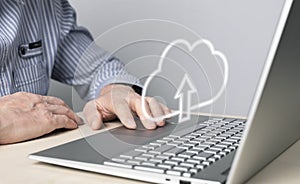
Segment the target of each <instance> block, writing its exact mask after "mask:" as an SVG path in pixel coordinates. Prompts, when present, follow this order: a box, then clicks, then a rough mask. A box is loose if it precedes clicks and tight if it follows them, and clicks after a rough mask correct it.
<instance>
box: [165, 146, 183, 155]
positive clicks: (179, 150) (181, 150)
mask: <svg viewBox="0 0 300 184" xmlns="http://www.w3.org/2000/svg"><path fill="white" fill-rule="evenodd" d="M184 151H185V149H181V148H176V147H175V148H173V149H170V150H168V151H166V152H164V153H163V154H164V155H171V156H175V155H177V154H179V153H181V152H184Z"/></svg>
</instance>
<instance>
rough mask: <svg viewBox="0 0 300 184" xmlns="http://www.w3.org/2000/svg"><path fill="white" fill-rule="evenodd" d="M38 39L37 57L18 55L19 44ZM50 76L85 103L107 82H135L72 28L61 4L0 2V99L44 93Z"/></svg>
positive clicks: (59, 0) (71, 15) (71, 16)
mask: <svg viewBox="0 0 300 184" xmlns="http://www.w3.org/2000/svg"><path fill="white" fill-rule="evenodd" d="M40 40H41V43H42V46H41V47H40V53H39V52H37V53H34V52H33V55H31V56H28V57H24V56H26V54H25V55H22V54H20V48H22V47H20V46H22V45H27V46H28V44H30V43H36V42H38V41H40ZM50 78H53V79H55V80H57V81H60V82H62V83H65V84H69V85H72V86H74V88H75V89H76V90H77V92H78V93H79V95H80V96H81V97H82V98H83V99H85V100H90V99H93V98H95V97H96V96H97V95H98V93H99V90H100V89H101V88H102V87H104V86H105V85H107V84H111V83H129V84H136V83H137V79H136V78H135V77H134V76H132V75H130V74H129V73H127V72H126V71H125V70H124V65H123V64H122V63H121V62H120V61H119V60H118V59H117V58H115V57H113V56H111V55H110V54H109V53H108V52H106V51H104V50H103V49H101V48H100V47H99V46H97V45H95V44H94V43H93V38H92V36H91V34H90V33H89V32H88V30H86V29H85V28H83V27H79V26H77V24H76V14H75V11H74V9H73V8H72V7H71V6H70V4H69V2H68V1H67V0H0V96H4V95H8V94H12V93H15V92H18V91H25V92H30V93H36V94H41V95H46V94H47V91H48V88H49V81H50Z"/></svg>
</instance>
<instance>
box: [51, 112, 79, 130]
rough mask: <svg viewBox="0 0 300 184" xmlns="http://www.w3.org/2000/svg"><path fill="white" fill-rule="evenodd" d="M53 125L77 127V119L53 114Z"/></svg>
mask: <svg viewBox="0 0 300 184" xmlns="http://www.w3.org/2000/svg"><path fill="white" fill-rule="evenodd" d="M52 125H53V126H54V128H55V129H58V128H68V129H74V128H77V124H76V122H75V121H73V120H72V119H70V118H69V117H68V116H66V115H55V114H54V115H53V119H52Z"/></svg>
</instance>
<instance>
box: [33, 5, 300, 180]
mask: <svg viewBox="0 0 300 184" xmlns="http://www.w3.org/2000/svg"><path fill="white" fill-rule="evenodd" d="M266 11H267V10H266ZM299 19H300V2H296V1H295V2H293V1H292V0H286V1H285V4H284V6H283V9H282V13H281V18H280V20H279V22H278V26H277V29H276V33H275V35H274V39H273V42H272V45H271V48H270V51H269V54H268V57H267V60H266V63H265V66H264V69H263V72H262V74H261V76H260V81H259V84H258V86H257V89H256V93H255V97H254V99H253V102H252V105H251V110H250V113H249V116H248V119H235V118H228V117H224V116H223V117H209V116H200V115H195V116H192V120H193V121H196V122H197V123H196V124H194V123H189V122H184V123H180V124H176V123H172V122H173V120H169V122H168V123H166V125H165V126H164V127H161V128H158V129H157V130H154V131H150V130H142V129H139V128H138V130H128V129H126V128H124V127H118V128H114V129H112V130H109V131H105V132H102V133H98V134H95V135H92V136H88V137H84V138H80V139H78V140H75V141H72V142H69V143H66V144H62V145H59V146H56V147H53V148H50V149H46V150H44V151H40V152H37V153H32V154H30V155H29V158H30V159H34V160H37V161H41V162H45V163H49V164H54V165H59V166H65V167H70V168H74V169H80V170H85V171H91V172H96V173H101V174H107V175H113V176H118V177H124V178H128V179H134V180H140V181H146V182H153V183H166V184H170V183H174V184H204V183H205V184H208V183H230V184H235V183H244V182H246V181H247V180H248V179H249V178H250V177H251V176H253V175H255V174H256V173H257V172H259V171H260V170H261V169H262V168H263V167H265V166H266V165H267V164H268V163H270V162H271V161H272V160H274V159H275V158H276V157H277V156H279V155H280V154H281V153H282V152H284V151H285V150H286V149H287V148H289V147H290V146H291V145H292V144H293V143H295V142H296V141H297V140H299V138H300V131H299V130H300V116H299V115H298V114H299V111H300V110H299V109H300V108H299V107H300V98H299V94H300V77H299V71H300V63H299V60H300V50H299V48H300V24H299ZM192 120H191V121H192Z"/></svg>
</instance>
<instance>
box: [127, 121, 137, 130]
mask: <svg viewBox="0 0 300 184" xmlns="http://www.w3.org/2000/svg"><path fill="white" fill-rule="evenodd" d="M127 126H129V128H132V129H136V124H135V122H134V121H133V120H131V119H129V120H128V121H127Z"/></svg>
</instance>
